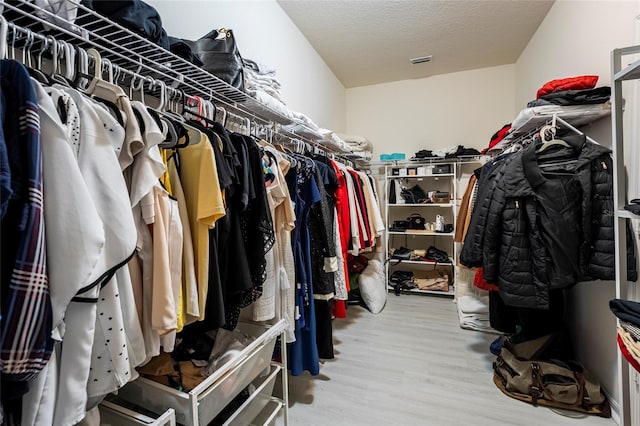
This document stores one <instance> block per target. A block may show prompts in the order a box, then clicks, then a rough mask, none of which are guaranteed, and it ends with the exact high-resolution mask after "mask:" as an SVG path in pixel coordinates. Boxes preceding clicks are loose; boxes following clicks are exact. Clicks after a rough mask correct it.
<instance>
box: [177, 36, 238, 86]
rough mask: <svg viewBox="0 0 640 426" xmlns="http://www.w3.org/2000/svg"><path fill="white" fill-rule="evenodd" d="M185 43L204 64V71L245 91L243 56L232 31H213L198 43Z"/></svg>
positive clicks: (197, 41) (187, 41)
mask: <svg viewBox="0 0 640 426" xmlns="http://www.w3.org/2000/svg"><path fill="white" fill-rule="evenodd" d="M183 41H184V42H185V43H186V44H187V45H188V46H190V47H191V50H192V51H193V54H194V56H195V57H197V58H198V59H199V60H200V61H201V62H202V64H203V65H202V68H203V69H205V70H207V71H209V72H210V73H211V74H213V75H215V76H216V77H218V78H219V79H220V80H222V81H224V82H226V83H229V84H230V85H231V86H233V87H235V88H236V89H239V90H242V91H244V73H243V70H242V56H240V51H239V50H238V46H236V39H235V37H234V35H233V32H232V31H231V30H228V29H226V28H221V29H219V30H213V31H211V32H210V33H209V34H207V35H205V36H203V37H201V38H200V39H198V40H196V41H190V40H183Z"/></svg>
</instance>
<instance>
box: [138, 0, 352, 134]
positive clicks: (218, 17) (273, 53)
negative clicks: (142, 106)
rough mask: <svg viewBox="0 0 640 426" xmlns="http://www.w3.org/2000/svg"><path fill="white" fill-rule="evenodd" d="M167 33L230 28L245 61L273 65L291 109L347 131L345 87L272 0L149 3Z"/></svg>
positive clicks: (152, 0) (156, 0) (192, 35)
mask: <svg viewBox="0 0 640 426" xmlns="http://www.w3.org/2000/svg"><path fill="white" fill-rule="evenodd" d="M147 3H149V4H151V5H152V6H153V7H155V8H156V9H157V10H158V12H159V13H160V16H161V18H162V22H163V26H164V28H165V29H166V30H167V33H168V34H169V35H171V36H174V37H180V38H186V39H191V40H197V39H198V38H200V37H202V36H203V35H205V34H207V33H208V32H209V31H211V30H212V29H214V28H222V27H224V28H230V29H233V30H234V33H235V36H236V41H237V44H238V48H239V49H240V53H241V54H242V56H243V57H245V58H249V59H253V60H256V61H258V62H263V63H265V64H268V65H270V66H272V67H274V68H275V69H276V71H277V74H276V76H277V78H278V79H279V80H280V82H281V83H282V95H283V99H284V101H285V103H286V104H287V106H288V107H289V109H291V110H293V111H299V112H302V113H304V114H306V115H307V116H308V117H310V118H311V119H312V120H313V121H315V122H316V124H318V125H319V126H320V127H325V128H328V129H331V130H335V131H344V129H345V127H346V126H345V89H344V86H342V84H341V83H340V81H339V80H338V79H337V78H336V76H335V75H334V74H333V72H332V71H331V70H330V69H329V67H327V65H326V64H325V62H324V61H323V60H322V58H320V55H318V53H317V52H316V51H315V49H314V48H313V47H312V46H311V44H310V43H309V42H308V41H307V39H306V38H305V37H304V35H302V33H301V32H300V30H298V28H297V27H296V26H295V25H294V24H293V22H292V21H291V19H289V16H287V14H286V13H285V12H284V10H282V8H281V7H280V5H278V3H276V2H275V0H259V1H247V0H236V1H219V0H218V1H180V0H147Z"/></svg>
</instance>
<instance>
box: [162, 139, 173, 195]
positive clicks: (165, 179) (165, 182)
mask: <svg viewBox="0 0 640 426" xmlns="http://www.w3.org/2000/svg"><path fill="white" fill-rule="evenodd" d="M169 155H171V151H170V150H168V149H161V150H160V156H161V157H162V162H163V163H164V167H165V169H164V173H163V174H162V176H160V183H162V186H164V189H166V190H167V192H168V193H169V195H171V196H172V197H173V196H174V195H173V190H172V189H171V178H170V177H169V167H168V165H169V164H168V160H167V159H168V158H169Z"/></svg>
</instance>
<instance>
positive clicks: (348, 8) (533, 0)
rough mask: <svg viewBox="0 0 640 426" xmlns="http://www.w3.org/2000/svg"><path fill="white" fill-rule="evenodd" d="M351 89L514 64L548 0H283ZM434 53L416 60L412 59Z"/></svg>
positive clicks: (544, 9)
mask: <svg viewBox="0 0 640 426" xmlns="http://www.w3.org/2000/svg"><path fill="white" fill-rule="evenodd" d="M278 3H279V4H280V6H281V7H282V8H283V9H284V11H285V12H286V13H287V14H288V15H289V17H290V18H291V20H292V21H293V22H294V23H295V24H296V26H297V27H298V28H299V29H300V31H301V32H302V33H303V34H304V35H305V37H306V38H307V39H308V40H309V42H310V43H311V44H312V45H313V47H314V48H315V49H316V50H317V51H318V53H319V54H320V56H322V58H323V59H324V60H325V62H326V63H327V65H328V66H329V67H330V68H331V70H332V71H333V72H334V74H335V75H336V76H337V77H338V79H339V80H340V81H341V82H342V84H343V85H344V86H345V87H356V86H365V85H369V84H378V83H385V82H389V81H397V80H406V79H412V78H423V77H428V76H431V75H435V74H445V73H450V72H456V71H463V70H469V69H476V68H484V67H490V66H496V65H504V64H511V63H514V62H516V60H517V59H518V57H519V56H520V53H521V52H522V50H523V49H524V48H525V47H526V45H527V43H528V41H529V39H530V38H531V36H532V35H533V34H534V33H535V31H536V29H537V28H538V25H540V22H542V20H543V19H544V17H545V15H546V14H547V12H548V11H549V8H550V7H551V5H552V4H553V1H548V0H499V1H493V0H483V1H480V0H464V1H458V0H442V1H432V0H422V1H417V0H360V1H353V0H343V1H325V0H278ZM426 55H433V61H432V62H429V63H423V64H418V65H412V64H410V63H409V59H410V58H414V57H418V56H426Z"/></svg>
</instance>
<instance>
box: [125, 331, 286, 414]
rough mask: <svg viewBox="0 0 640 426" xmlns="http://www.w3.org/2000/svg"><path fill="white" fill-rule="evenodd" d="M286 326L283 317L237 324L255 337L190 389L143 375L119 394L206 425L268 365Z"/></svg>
mask: <svg viewBox="0 0 640 426" xmlns="http://www.w3.org/2000/svg"><path fill="white" fill-rule="evenodd" d="M285 327H286V324H285V321H284V320H280V321H278V322H277V323H276V324H275V325H273V326H267V325H262V324H249V323H240V324H239V325H238V328H239V329H240V330H241V331H243V332H245V333H247V334H248V335H249V336H253V337H255V340H254V341H253V342H251V344H249V345H248V346H247V347H246V348H245V349H243V350H242V351H241V352H240V353H239V354H238V355H237V356H236V357H235V358H233V359H232V360H231V361H229V362H228V363H227V364H225V365H224V366H223V367H222V368H220V369H218V370H217V371H216V372H215V373H214V374H212V375H211V376H209V377H207V379H206V380H204V381H203V382H202V383H201V384H199V385H198V386H197V387H195V388H194V389H193V390H191V392H188V393H186V392H181V391H178V390H175V389H173V388H170V387H167V386H164V385H161V384H159V383H156V382H153V381H151V380H147V379H145V378H144V377H140V378H138V379H136V380H134V381H133V382H131V383H129V384H127V385H126V386H125V387H123V388H122V389H121V390H120V391H119V393H118V396H119V398H120V399H123V400H125V401H129V402H132V403H134V404H136V405H138V406H140V407H144V408H145V409H148V410H150V411H152V412H154V413H163V412H164V411H165V410H167V409H168V408H173V409H175V412H176V420H177V422H178V423H179V424H183V425H188V426H206V425H207V424H208V423H209V422H211V420H213V419H214V418H215V417H216V416H217V415H218V414H219V413H220V412H221V411H222V410H223V409H224V408H225V407H226V406H227V405H228V404H229V402H230V401H231V400H232V399H233V398H234V397H235V396H236V395H238V394H239V393H240V391H242V389H244V388H245V387H246V386H247V385H249V384H250V383H251V382H252V381H253V380H254V379H255V378H256V377H258V376H259V375H260V373H261V372H262V371H263V370H265V369H266V368H268V367H269V365H270V364H271V357H272V354H273V348H274V346H275V343H276V339H277V337H278V335H280V334H281V333H282V332H283V331H284V329H285ZM241 409H242V407H241V408H240V409H239V410H238V411H240V410H241Z"/></svg>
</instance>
